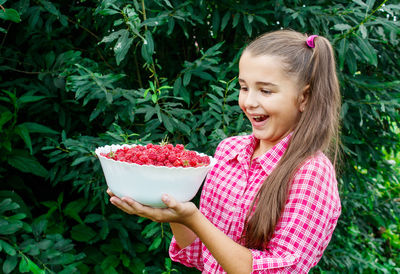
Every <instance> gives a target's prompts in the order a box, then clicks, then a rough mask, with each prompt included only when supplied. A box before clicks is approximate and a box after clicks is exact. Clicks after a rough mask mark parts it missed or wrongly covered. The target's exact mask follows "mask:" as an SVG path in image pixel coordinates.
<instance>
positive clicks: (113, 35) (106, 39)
mask: <svg viewBox="0 0 400 274" xmlns="http://www.w3.org/2000/svg"><path fill="white" fill-rule="evenodd" d="M126 34H128V35H129V33H128V31H127V30H126V29H121V30H118V31H114V32H112V33H111V34H110V35H107V36H104V37H103V39H102V40H101V41H100V42H99V44H101V43H110V42H112V41H114V40H115V39H118V38H119V37H120V36H122V35H126Z"/></svg>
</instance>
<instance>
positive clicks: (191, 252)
mask: <svg viewBox="0 0 400 274" xmlns="http://www.w3.org/2000/svg"><path fill="white" fill-rule="evenodd" d="M201 254H202V243H201V241H200V239H199V238H196V239H195V240H194V242H193V243H191V244H190V245H188V246H187V247H185V248H180V247H179V245H178V243H177V242H176V240H175V237H172V241H171V244H170V246H169V256H170V258H171V260H173V261H175V262H179V263H181V264H183V265H185V266H187V267H195V268H197V269H199V270H200V271H202V270H203V268H204V266H203V261H202V259H201V257H202V256H201Z"/></svg>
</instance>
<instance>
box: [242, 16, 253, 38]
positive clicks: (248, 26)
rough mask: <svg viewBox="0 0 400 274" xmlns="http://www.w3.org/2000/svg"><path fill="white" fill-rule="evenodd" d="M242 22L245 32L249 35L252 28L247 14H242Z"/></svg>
mask: <svg viewBox="0 0 400 274" xmlns="http://www.w3.org/2000/svg"><path fill="white" fill-rule="evenodd" d="M243 24H244V28H245V30H246V32H247V34H248V35H249V36H251V33H252V30H253V28H252V27H251V24H250V22H249V17H248V16H243Z"/></svg>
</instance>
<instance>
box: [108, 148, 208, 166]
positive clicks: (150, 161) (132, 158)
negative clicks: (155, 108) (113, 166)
mask: <svg viewBox="0 0 400 274" xmlns="http://www.w3.org/2000/svg"><path fill="white" fill-rule="evenodd" d="M101 155H102V156H104V157H107V158H109V159H113V160H116V161H121V162H127V163H135V164H138V165H154V166H167V167H200V166H207V165H209V164H210V158H209V157H208V156H201V155H199V154H197V153H196V152H195V151H191V150H186V149H185V148H184V146H183V145H182V144H177V145H176V146H174V145H172V144H166V145H155V144H147V145H146V146H142V145H137V146H134V147H124V148H120V149H118V150H116V151H111V152H109V153H102V154H101Z"/></svg>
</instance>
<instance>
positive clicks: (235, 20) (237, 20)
mask: <svg viewBox="0 0 400 274" xmlns="http://www.w3.org/2000/svg"><path fill="white" fill-rule="evenodd" d="M239 19H240V13H236V14H235V15H234V16H233V21H232V27H233V28H235V27H236V26H237V24H238V23H239Z"/></svg>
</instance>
